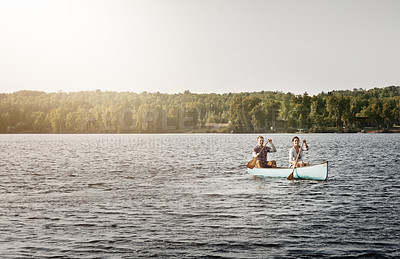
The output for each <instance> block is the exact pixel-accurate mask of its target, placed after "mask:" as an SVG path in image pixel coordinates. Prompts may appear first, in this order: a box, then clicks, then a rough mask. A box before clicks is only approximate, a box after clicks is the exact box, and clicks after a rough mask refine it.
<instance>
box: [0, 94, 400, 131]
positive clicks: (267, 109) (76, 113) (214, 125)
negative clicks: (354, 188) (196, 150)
mask: <svg viewBox="0 0 400 259" xmlns="http://www.w3.org/2000/svg"><path fill="white" fill-rule="evenodd" d="M395 125H400V87H399V86H388V87H385V88H374V89H370V90H365V89H353V90H343V91H331V92H328V93H324V92H321V93H319V94H318V95H314V96H310V95H308V94H307V93H304V94H293V93H290V92H289V93H283V92H272V91H261V92H242V93H226V94H215V93H210V94H196V93H191V92H190V91H188V90H187V91H185V92H183V93H179V94H164V93H159V92H157V93H148V92H142V93H132V92H112V91H100V90H96V91H81V92H70V93H65V92H61V91H60V92H57V93H46V92H41V91H26V90H25V91H18V92H14V93H11V94H5V93H3V94H0V133H18V132H24V133H154V132H155V133H158V132H265V131H283V132H292V131H298V130H302V131H305V132H338V131H341V132H354V131H359V130H362V129H364V128H368V127H369V128H375V129H380V130H387V129H390V128H391V127H394V126H395Z"/></svg>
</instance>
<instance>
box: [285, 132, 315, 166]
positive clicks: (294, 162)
mask: <svg viewBox="0 0 400 259" xmlns="http://www.w3.org/2000/svg"><path fill="white" fill-rule="evenodd" d="M292 143H293V146H292V148H291V149H290V150H289V163H290V167H293V166H295V167H302V166H309V165H310V163H308V162H305V161H304V156H303V151H308V145H307V142H306V140H305V139H303V144H302V145H301V147H300V139H299V138H298V137H297V136H296V137H294V138H293V139H292ZM299 152H300V154H299ZM297 157H298V158H297Z"/></svg>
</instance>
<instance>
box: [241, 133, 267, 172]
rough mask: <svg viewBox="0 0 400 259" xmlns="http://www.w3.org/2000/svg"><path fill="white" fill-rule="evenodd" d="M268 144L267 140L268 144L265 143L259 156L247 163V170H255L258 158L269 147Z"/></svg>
mask: <svg viewBox="0 0 400 259" xmlns="http://www.w3.org/2000/svg"><path fill="white" fill-rule="evenodd" d="M267 144H268V140H267V143H265V145H264V147H263V148H262V149H261V151H260V152H259V153H258V154H257V156H255V157H253V159H252V160H250V162H248V163H247V165H246V167H247V168H250V169H253V168H254V167H255V166H256V163H257V157H258V156H259V155H260V154H261V152H262V151H263V150H264V148H265V147H266V146H267Z"/></svg>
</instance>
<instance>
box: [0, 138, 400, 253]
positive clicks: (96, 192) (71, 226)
mask: <svg viewBox="0 0 400 259" xmlns="http://www.w3.org/2000/svg"><path fill="white" fill-rule="evenodd" d="M256 137H257V135H254V134H248V135H240V134H227V135H224V134H215V135H214V134H208V135H207V134H194V135H187V134H176V135H175V134H162V135H0V152H1V154H2V157H1V160H0V170H1V171H0V177H1V178H0V179H1V180H0V198H1V202H0V257H2V258H7V257H8V258H15V257H38V258H45V257H52V256H65V257H71V258H98V257H116V258H124V257H126V258H132V257H150V256H158V257H184V258H188V257H208V256H221V257H227V258H254V257H258V258H265V257H285V258H290V257H292V258H299V257H301V256H304V257H310V256H311V257H321V256H322V257H343V256H353V257H360V258H363V257H367V258H373V257H379V256H386V257H385V258H390V257H397V256H400V246H399V242H398V241H399V240H400V218H399V217H400V216H399V215H400V213H399V212H400V211H399V210H400V209H399V208H400V204H399V203H400V190H399V189H400V180H398V179H399V177H397V171H398V170H397V164H398V162H399V161H400V155H399V152H398V151H397V149H396V147H397V146H398V143H397V142H398V140H399V139H400V138H399V135H381V134H376V135H373V134H307V135H300V138H303V137H305V138H306V139H307V142H308V143H309V145H310V151H309V152H307V154H306V158H307V159H308V160H309V161H310V162H311V163H319V162H322V161H329V162H330V169H329V170H330V171H329V180H328V181H327V182H318V181H304V180H303V181H293V182H292V181H287V180H286V179H261V178H253V177H251V176H249V175H248V174H247V173H246V168H245V164H246V163H247V162H248V161H249V160H250V159H251V150H252V148H253V147H254V146H255V145H256ZM264 137H271V138H272V139H273V141H274V144H275V146H276V148H277V150H278V152H277V153H273V154H271V155H270V156H269V158H270V159H274V160H276V161H277V162H278V165H280V166H286V165H287V160H288V151H289V148H290V144H291V143H290V140H291V138H292V137H293V136H292V135H288V134H272V135H267V136H266V135H264Z"/></svg>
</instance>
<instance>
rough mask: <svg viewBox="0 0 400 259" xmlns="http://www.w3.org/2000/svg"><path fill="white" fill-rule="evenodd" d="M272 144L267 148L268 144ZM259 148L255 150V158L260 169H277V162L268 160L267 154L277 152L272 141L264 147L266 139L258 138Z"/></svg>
mask: <svg viewBox="0 0 400 259" xmlns="http://www.w3.org/2000/svg"><path fill="white" fill-rule="evenodd" d="M268 143H269V144H270V145H271V147H267V144H268ZM257 144H258V145H257V146H256V147H255V148H254V149H253V157H256V159H257V161H256V166H255V167H258V168H267V167H276V161H275V160H271V161H268V160H267V153H268V152H276V148H275V146H274V144H272V139H268V140H267V144H265V147H264V137H262V136H258V137H257Z"/></svg>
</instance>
